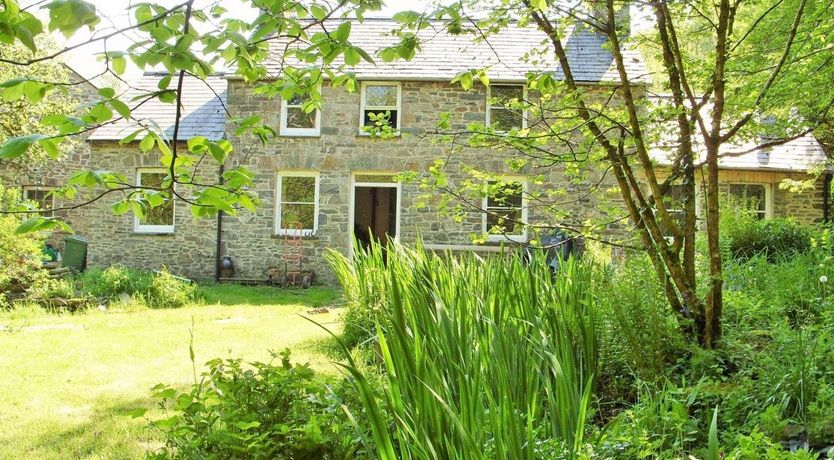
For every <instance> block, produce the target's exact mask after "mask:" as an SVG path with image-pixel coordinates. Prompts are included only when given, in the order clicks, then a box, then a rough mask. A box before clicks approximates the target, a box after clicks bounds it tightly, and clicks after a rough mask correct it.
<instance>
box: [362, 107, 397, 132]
mask: <svg viewBox="0 0 834 460" xmlns="http://www.w3.org/2000/svg"><path fill="white" fill-rule="evenodd" d="M370 114H375V115H379V114H390V115H389V116H388V126H390V127H392V128H396V127H397V111H396V110H386V111H384V112H383V111H379V110H366V111H365V120H364V125H363V126H376V122H375V121H373V120H371V115H370Z"/></svg>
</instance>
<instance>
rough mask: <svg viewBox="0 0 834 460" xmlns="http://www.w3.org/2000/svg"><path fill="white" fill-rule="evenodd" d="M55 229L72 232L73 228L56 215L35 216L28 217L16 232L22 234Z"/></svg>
mask: <svg viewBox="0 0 834 460" xmlns="http://www.w3.org/2000/svg"><path fill="white" fill-rule="evenodd" d="M54 229H58V230H62V231H65V232H72V229H71V228H70V226H69V225H67V223H66V222H64V221H62V220H60V219H58V218H56V217H46V216H35V217H30V218H29V219H26V220H24V221H23V222H22V223H21V224H20V225H18V226H17V228H16V229H15V231H14V232H15V233H17V234H18V235H20V234H23V233H30V232H39V231H42V230H54Z"/></svg>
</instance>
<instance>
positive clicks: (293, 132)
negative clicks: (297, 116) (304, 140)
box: [278, 129, 321, 137]
mask: <svg viewBox="0 0 834 460" xmlns="http://www.w3.org/2000/svg"><path fill="white" fill-rule="evenodd" d="M278 135H279V136H280V137H321V130H318V129H314V130H313V129H311V130H308V129H282V130H281V131H280V132H279V133H278Z"/></svg>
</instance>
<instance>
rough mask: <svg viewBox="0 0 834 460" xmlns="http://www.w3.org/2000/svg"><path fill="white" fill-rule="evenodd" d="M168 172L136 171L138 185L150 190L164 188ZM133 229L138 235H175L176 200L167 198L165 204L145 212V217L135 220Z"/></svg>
mask: <svg viewBox="0 0 834 460" xmlns="http://www.w3.org/2000/svg"><path fill="white" fill-rule="evenodd" d="M167 177H168V172H167V171H165V170H164V169H139V170H138V171H136V185H137V186H139V187H147V188H148V189H149V190H151V191H152V190H154V189H161V188H163V187H164V185H165V182H166V178H167ZM133 229H134V231H136V232H137V233H174V200H173V197H167V199H166V200H165V202H163V203H162V204H160V205H158V206H155V207H153V208H149V209H146V210H145V213H144V215H143V216H141V217H140V216H136V217H135V218H134V223H133Z"/></svg>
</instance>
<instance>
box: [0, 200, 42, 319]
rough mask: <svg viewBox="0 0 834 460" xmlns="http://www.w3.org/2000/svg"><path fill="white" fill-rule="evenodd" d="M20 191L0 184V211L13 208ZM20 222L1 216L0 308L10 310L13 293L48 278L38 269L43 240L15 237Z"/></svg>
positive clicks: (27, 235) (34, 235)
mask: <svg viewBox="0 0 834 460" xmlns="http://www.w3.org/2000/svg"><path fill="white" fill-rule="evenodd" d="M18 199H19V192H18V191H16V190H11V189H6V188H4V187H3V186H2V184H0V209H11V208H13V207H15V206H16V204H17V201H18ZM20 223H21V219H20V218H19V217H16V216H14V215H7V214H0V308H10V307H11V306H12V304H11V302H12V300H13V299H14V296H13V295H14V294H17V295H18V297H22V296H23V292H22V291H23V290H25V289H28V288H29V287H30V286H33V285H37V284H38V283H41V282H43V281H44V280H46V279H47V276H46V273H44V272H43V271H42V270H41V249H42V247H43V238H42V237H41V235H40V234H38V233H24V234H17V233H15V229H17V227H18V225H20Z"/></svg>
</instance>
